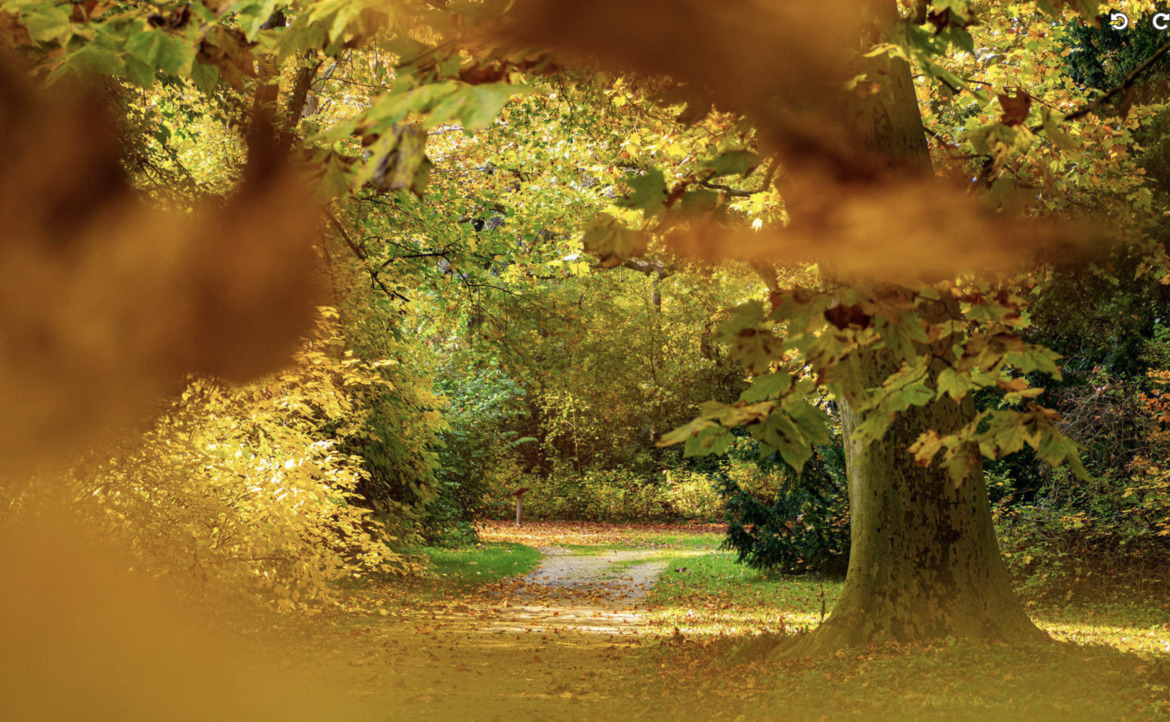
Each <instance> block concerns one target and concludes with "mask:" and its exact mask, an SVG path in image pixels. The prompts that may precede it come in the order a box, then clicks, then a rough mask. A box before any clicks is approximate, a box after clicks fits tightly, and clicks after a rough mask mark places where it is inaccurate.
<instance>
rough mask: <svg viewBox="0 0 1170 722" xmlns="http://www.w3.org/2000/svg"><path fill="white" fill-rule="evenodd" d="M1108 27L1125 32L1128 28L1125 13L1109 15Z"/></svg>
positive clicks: (1127, 18) (1127, 19)
mask: <svg viewBox="0 0 1170 722" xmlns="http://www.w3.org/2000/svg"><path fill="white" fill-rule="evenodd" d="M1109 27H1111V28H1113V29H1114V30H1125V29H1126V28H1128V27H1129V16H1128V15H1126V14H1125V13H1119V12H1111V13H1109Z"/></svg>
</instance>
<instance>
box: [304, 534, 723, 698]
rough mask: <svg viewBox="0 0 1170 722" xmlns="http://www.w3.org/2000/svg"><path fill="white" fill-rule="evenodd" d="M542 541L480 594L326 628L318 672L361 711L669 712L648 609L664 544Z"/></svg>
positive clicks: (317, 639) (319, 641) (318, 649)
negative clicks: (535, 561)
mask: <svg viewBox="0 0 1170 722" xmlns="http://www.w3.org/2000/svg"><path fill="white" fill-rule="evenodd" d="M542 551H543V552H544V553H545V554H546V555H547V556H546V557H545V559H543V560H542V562H541V564H540V565H539V566H538V567H537V569H535V570H534V571H533V572H532V573H531V574H529V575H528V576H526V577H524V578H523V579H521V580H518V581H516V582H513V583H511V584H508V585H503V586H501V587H500V588H498V589H496V590H495V591H493V592H492V593H490V594H488V595H485V596H484V597H482V598H478V599H456V600H444V601H443V602H442V603H437V604H435V605H433V607H432V608H430V609H426V610H423V611H414V612H411V613H408V614H401V615H390V616H387V617H386V618H382V619H374V618H369V617H365V618H363V619H360V620H354V623H353V624H352V625H350V626H348V627H346V626H345V625H341V626H338V627H328V628H323V629H321V630H320V631H318V632H316V633H314V634H312V635H311V638H310V639H308V640H306V643H307V644H308V645H309V646H310V647H311V648H312V649H313V650H314V652H313V654H314V659H313V660H312V674H313V675H314V676H315V677H316V679H318V680H321V679H326V680H328V684H329V685H331V686H332V687H334V688H335V689H345V690H356V693H353V692H349V693H346V694H345V697H347V699H346V700H345V705H344V706H345V708H346V714H347V715H348V718H349V719H354V720H392V719H412V720H413V719H435V720H455V719H459V720H463V719H474V720H509V721H514V720H541V719H548V720H566V719H569V720H574V719H582V720H584V719H616V718H621V719H663V718H665V714H664V713H663V712H662V711H660V710H662V709H664V707H665V705H662V704H659V703H658V701H659V700H663V699H664V698H665V695H666V693H665V692H660V691H658V690H656V689H655V685H654V682H653V678H654V675H653V671H652V669H648V666H650V665H652V662H650V661H649V659H648V654H649V653H650V651H651V650H649V649H648V648H647V647H646V646H645V644H644V643H645V642H646V641H647V639H648V638H647V637H646V635H645V631H646V630H645V626H644V625H645V619H644V617H643V615H642V609H641V603H642V602H643V600H644V598H645V596H646V593H647V591H648V590H649V589H650V588H651V587H652V586H653V584H654V583H655V582H656V581H657V578H658V575H659V574H660V573H661V572H662V571H663V569H664V568H665V566H666V562H665V561H664V560H663V559H662V558H661V557H662V556H663V552H662V551H656V550H636V551H606V552H600V553H595V554H588V555H584V554H574V553H572V552H570V551H569V550H567V549H563V548H556V547H546V548H542ZM674 553H676V554H677V552H674ZM671 706H673V705H671ZM703 716H704V717H706V716H707V715H703ZM672 717H673V718H675V719H677V715H673V716H672Z"/></svg>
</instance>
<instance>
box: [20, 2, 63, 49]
mask: <svg viewBox="0 0 1170 722" xmlns="http://www.w3.org/2000/svg"><path fill="white" fill-rule="evenodd" d="M67 7H68V8H72V5H57V4H56V3H47V2H43V3H35V4H33V5H31V6H30V7H28V8H27V9H26V13H27V14H26V15H25V17H24V25H25V28H26V29H27V30H28V34H29V37H31V38H32V39H33V40H35V41H37V42H38V43H48V42H54V41H55V42H57V43H60V44H61V45H64V44H65V41H66V40H68V39H69V36H71V35H72V34H73V24H72V23H71V22H69V12H68V11H66V10H65V8H67Z"/></svg>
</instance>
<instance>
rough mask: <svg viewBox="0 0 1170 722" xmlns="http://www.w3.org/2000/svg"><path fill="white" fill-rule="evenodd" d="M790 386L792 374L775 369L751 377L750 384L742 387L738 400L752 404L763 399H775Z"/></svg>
mask: <svg viewBox="0 0 1170 722" xmlns="http://www.w3.org/2000/svg"><path fill="white" fill-rule="evenodd" d="M790 388H792V376H791V375H790V374H789V373H788V372H787V371H777V372H775V373H771V374H764V375H763V376H757V377H755V378H754V379H752V385H751V386H749V387H747V388H746V389H744V391H743V393H741V394H740V395H739V400H740V401H744V402H746V403H749V404H754V403H756V402H759V401H764V400H765V399H775V398H779V397H780V396H783V395H784V393H785V392H787V391H788V389H790Z"/></svg>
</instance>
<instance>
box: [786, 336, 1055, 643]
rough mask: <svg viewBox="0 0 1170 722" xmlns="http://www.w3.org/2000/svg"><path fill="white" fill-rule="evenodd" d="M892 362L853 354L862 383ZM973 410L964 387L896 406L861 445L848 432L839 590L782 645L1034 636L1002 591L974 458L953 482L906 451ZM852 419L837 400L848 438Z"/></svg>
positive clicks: (883, 355)
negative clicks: (820, 615) (884, 426)
mask: <svg viewBox="0 0 1170 722" xmlns="http://www.w3.org/2000/svg"><path fill="white" fill-rule="evenodd" d="M938 365H939V367H941V366H942V363H941V362H940V363H939V364H938ZM896 369H897V365H896V363H895V360H894V358H893V356H892V354H890V353H889V352H888V351H872V352H868V353H866V354H863V355H862V356H861V357H859V358H858V359H857V360H856V364H855V372H856V373H857V374H858V375H859V377H860V379H861V380H862V381H863V383H865V384H866V385H868V386H874V385H877V384H880V383H881V381H882V380H884V379H885V378H886V376H888V375H889V374H890V373H892V372H893V371H895V370H896ZM938 370H939V368H935V369H934V371H935V372H936V373H937V371H938ZM973 416H974V404H973V403H972V402H971V399H970V398H969V397H968V398H967V399H966V400H964V401H963V402H962V403H956V402H954V401H952V400H951V399H950V398H949V397H948V398H943V399H941V400H938V401H935V402H934V403H932V404H929V405H927V406H924V407H913V408H911V409H910V410H908V411H906V412H904V413H903V414H901V415H900V416H899V418H898V419H897V420H895V421H894V423H893V424H892V425H891V427H890V429H889V430H888V431H887V433H886V434H885V436H884V437H882V438H881V439H880V440H879V441H876V442H873V443H871V444H869V445H868V446H862V445H861V444H859V443H858V442H856V441H847V442H846V448H845V463H846V470H847V473H848V478H849V504H850V509H851V513H852V546H851V549H850V557H849V570H848V574H847V576H846V580H845V590H844V592H843V593H842V595H841V598H840V599H839V600H838V601H837V604H836V605H835V606H834V608H833V611H832V613H831V614H830V615H829V618H828V619H826V620H825V622H824V624H823V625H821V627H819V628H818V629H817V630H815V631H814V632H813V633H812V634H810V635H808V636H807V637H803V638H800V639H799V640H797V642H796V644H795V645H794V646H793V647H792V648H790V649H788V650H786V652H787V653H788V654H794V655H814V654H821V653H825V652H832V651H834V650H836V649H840V648H842V647H847V646H859V645H866V644H870V643H874V642H878V643H881V642H889V641H895V640H896V641H918V640H930V639H942V638H946V637H953V638H955V639H967V640H998V641H1007V642H1017V643H1027V642H1031V641H1038V640H1041V639H1043V638H1044V635H1043V632H1041V631H1040V630H1039V629H1037V628H1036V626H1035V625H1033V624H1032V622H1031V620H1030V619H1029V618H1028V616H1027V614H1025V613H1024V610H1023V608H1022V607H1021V606H1020V604H1019V602H1018V600H1017V599H1016V596H1015V593H1014V592H1013V591H1012V588H1011V584H1010V582H1009V580H1008V576H1007V571H1006V569H1005V568H1004V565H1003V561H1002V559H1001V557H1000V553H999V547H998V545H997V543H996V539H995V530H994V528H993V526H992V522H991V510H990V504H989V503H988V498H987V488H986V486H985V485H984V482H983V472H982V468H981V467H977V468H976V469H975V470H974V471H973V472H972V473H971V474H970V475H969V476H968V477H967V479H965V480H964V481H963V482H962V483H960V484H958V485H956V484H955V483H954V482H953V481H952V480H951V479H950V477H949V476H948V475H947V474H946V472H945V471H944V470H942V469H941V468H940V467H939V466H938V465H937V464H932V465H931V466H927V467H922V466H919V465H918V464H917V463H915V461H914V458H913V456H911V455H910V454H909V453H908V452H907V451H906V449H907V448H908V447H909V446H910V445H911V444H912V443H914V440H915V439H917V438H918V435H919V434H920V433H922V432H923V431H924V430H926V429H934V430H936V431H938V432H939V433H947V432H950V431H953V430H955V429H957V428H959V427H960V426H962V425H964V424H966V423H967V422H968V421H970V420H971V419H972V418H973ZM861 419H862V416H861V414H860V413H858V411H857V410H856V409H854V408H853V407H852V406H851V405H850V404H849V403H848V402H842V403H841V420H842V426H843V431H844V434H845V438H846V439H849V438H850V437H851V434H852V431H853V429H854V428H856V426H857V425H858V424H859V423H860V422H861Z"/></svg>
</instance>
